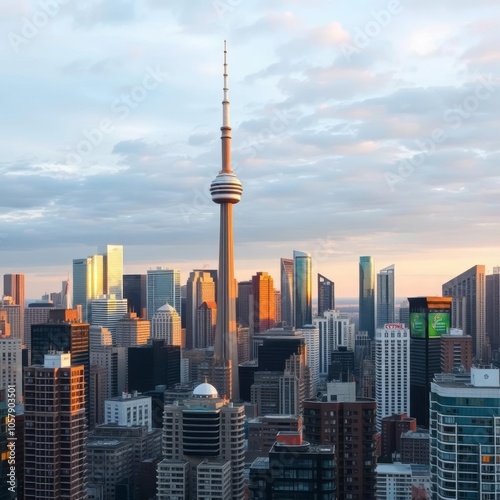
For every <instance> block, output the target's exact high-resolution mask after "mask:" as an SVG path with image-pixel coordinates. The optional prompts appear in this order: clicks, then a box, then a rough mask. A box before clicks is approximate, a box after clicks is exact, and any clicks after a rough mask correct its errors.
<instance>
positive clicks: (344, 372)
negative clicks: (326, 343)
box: [328, 345, 354, 382]
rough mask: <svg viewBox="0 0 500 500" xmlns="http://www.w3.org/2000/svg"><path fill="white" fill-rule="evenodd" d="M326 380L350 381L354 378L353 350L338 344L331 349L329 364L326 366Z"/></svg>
mask: <svg viewBox="0 0 500 500" xmlns="http://www.w3.org/2000/svg"><path fill="white" fill-rule="evenodd" d="M328 380H329V381H332V380H337V381H339V382H352V381H353V380H354V351H348V350H347V347H346V346H342V345H339V347H338V349H336V350H334V351H332V358H331V364H330V366H329V367H328Z"/></svg>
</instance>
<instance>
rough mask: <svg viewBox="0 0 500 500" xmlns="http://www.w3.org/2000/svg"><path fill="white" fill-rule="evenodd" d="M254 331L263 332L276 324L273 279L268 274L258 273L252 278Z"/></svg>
mask: <svg viewBox="0 0 500 500" xmlns="http://www.w3.org/2000/svg"><path fill="white" fill-rule="evenodd" d="M252 296H253V331H254V332H255V333H256V332H263V331H265V330H269V328H273V327H274V325H275V323H276V303H275V295H274V288H273V278H272V277H271V276H269V274H268V273H265V272H260V271H259V272H258V273H257V274H256V275H255V276H252Z"/></svg>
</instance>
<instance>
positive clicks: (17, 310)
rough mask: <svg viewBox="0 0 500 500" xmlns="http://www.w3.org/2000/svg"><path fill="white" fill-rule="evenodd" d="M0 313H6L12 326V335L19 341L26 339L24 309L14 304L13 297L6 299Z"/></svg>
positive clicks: (0, 305)
mask: <svg viewBox="0 0 500 500" xmlns="http://www.w3.org/2000/svg"><path fill="white" fill-rule="evenodd" d="M0 311H5V313H6V314H7V321H8V323H9V325H10V334H11V335H12V336H13V337H16V338H17V339H21V341H22V342H23V339H24V330H23V329H24V307H21V306H20V305H18V304H14V301H13V300H12V298H11V297H8V298H7V297H4V298H3V300H2V301H1V303H0ZM23 343H24V342H23Z"/></svg>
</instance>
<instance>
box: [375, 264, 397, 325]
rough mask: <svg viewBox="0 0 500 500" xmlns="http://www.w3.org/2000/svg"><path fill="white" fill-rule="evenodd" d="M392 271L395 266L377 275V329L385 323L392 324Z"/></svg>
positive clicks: (393, 304)
mask: <svg viewBox="0 0 500 500" xmlns="http://www.w3.org/2000/svg"><path fill="white" fill-rule="evenodd" d="M394 270H395V266H394V264H392V265H391V266H388V267H385V268H384V269H381V270H380V271H379V272H378V274H377V328H383V327H384V325H385V324H386V323H394V322H395V319H396V318H395V316H394V311H395V309H394V306H395V303H394Z"/></svg>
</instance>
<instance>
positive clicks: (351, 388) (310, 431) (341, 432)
mask: <svg viewBox="0 0 500 500" xmlns="http://www.w3.org/2000/svg"><path fill="white" fill-rule="evenodd" d="M375 409H376V402H375V401H374V400H373V399H367V398H356V384H355V383H354V382H349V383H329V384H327V391H326V394H322V397H321V398H318V399H316V400H308V401H305V402H304V429H305V432H304V439H306V440H307V441H309V442H310V443H314V444H321V445H330V446H331V445H333V446H334V448H335V459H336V462H337V471H338V474H337V498H339V499H347V498H352V499H359V500H361V499H365V498H366V499H372V498H375V480H376V474H375V466H376V458H375V444H374V440H373V436H374V434H375Z"/></svg>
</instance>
